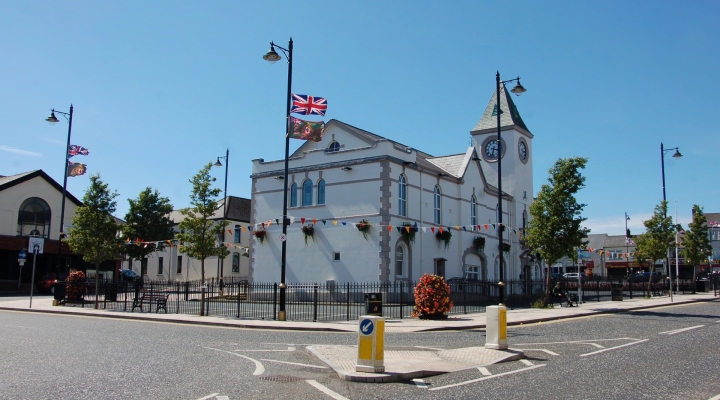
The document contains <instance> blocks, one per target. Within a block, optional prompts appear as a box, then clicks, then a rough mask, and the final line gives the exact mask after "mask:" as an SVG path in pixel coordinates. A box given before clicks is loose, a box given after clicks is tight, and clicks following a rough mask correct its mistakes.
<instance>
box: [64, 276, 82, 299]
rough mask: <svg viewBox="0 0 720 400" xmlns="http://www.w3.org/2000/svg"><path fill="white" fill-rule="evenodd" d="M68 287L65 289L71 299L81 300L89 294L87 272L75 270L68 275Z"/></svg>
mask: <svg viewBox="0 0 720 400" xmlns="http://www.w3.org/2000/svg"><path fill="white" fill-rule="evenodd" d="M65 281H66V282H67V289H66V291H65V293H66V295H67V298H68V299H69V300H81V299H82V298H83V296H84V295H85V294H87V286H86V285H85V282H86V279H85V273H84V272H82V271H73V272H71V273H70V275H68V277H67V279H65Z"/></svg>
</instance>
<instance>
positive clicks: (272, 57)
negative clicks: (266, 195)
mask: <svg viewBox="0 0 720 400" xmlns="http://www.w3.org/2000/svg"><path fill="white" fill-rule="evenodd" d="M276 47H277V48H278V49H280V51H282V52H283V54H285V58H287V63H288V85H287V100H286V102H285V103H286V104H285V105H286V106H287V108H286V110H285V173H284V175H283V206H282V233H283V237H285V238H287V226H288V223H289V219H288V217H287V206H288V158H289V156H290V96H291V94H290V93H291V90H292V54H293V40H292V38H290V41H289V42H288V48H287V49H285V48H283V47H280V46H278V45H276V44H275V43H273V42H270V51H268V52H267V54H265V55H264V56H263V60H265V61H268V62H269V63H271V64H273V63H275V62H276V61H279V60H281V59H282V57H280V55H279V54H278V53H277V52H276V51H275V48H276ZM281 246H282V251H281V261H280V286H279V287H280V310H279V311H278V315H277V318H278V320H280V321H285V287H286V285H285V261H286V260H287V240H283V241H282V245H281Z"/></svg>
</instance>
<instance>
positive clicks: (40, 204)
mask: <svg viewBox="0 0 720 400" xmlns="http://www.w3.org/2000/svg"><path fill="white" fill-rule="evenodd" d="M50 216H51V215H50V206H48V203H47V202H46V201H45V200H43V199H41V198H39V197H30V198H28V199H26V200H25V201H23V202H22V204H21V205H20V209H19V210H18V222H17V235H18V236H39V237H44V238H47V239H49V238H50Z"/></svg>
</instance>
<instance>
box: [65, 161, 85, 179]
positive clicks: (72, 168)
mask: <svg viewBox="0 0 720 400" xmlns="http://www.w3.org/2000/svg"><path fill="white" fill-rule="evenodd" d="M85 172H87V165H85V164H80V163H74V162H70V161H68V164H67V176H68V177H72V176H80V175H85Z"/></svg>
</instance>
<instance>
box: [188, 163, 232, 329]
mask: <svg viewBox="0 0 720 400" xmlns="http://www.w3.org/2000/svg"><path fill="white" fill-rule="evenodd" d="M212 165H213V164H212V163H208V164H207V165H206V166H205V167H203V169H201V170H200V172H198V173H197V174H196V175H195V176H194V177H193V178H192V179H190V183H192V185H193V189H192V193H191V194H190V204H191V206H192V207H190V208H185V209H182V210H180V213H181V214H182V215H183V216H184V219H183V220H182V221H181V222H180V224H179V228H180V233H179V234H177V238H178V239H179V240H180V241H181V242H182V245H181V246H180V247H179V250H180V252H181V253H186V254H187V255H188V256H190V257H193V258H197V259H199V260H200V275H201V279H202V284H203V288H202V290H201V295H200V316H203V315H205V287H204V284H205V259H206V258H208V257H226V256H227V255H228V254H229V253H230V252H229V251H228V249H227V247H225V246H219V245H218V237H219V236H220V235H222V233H223V230H224V229H225V226H227V224H228V221H226V220H225V219H223V220H221V221H215V220H213V219H212V217H213V215H215V212H216V211H217V210H218V208H219V207H218V202H217V200H216V199H217V196H218V195H219V194H220V189H219V188H211V187H210V186H211V184H212V183H213V182H215V178H213V177H211V176H210V168H212ZM223 217H224V216H223Z"/></svg>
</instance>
